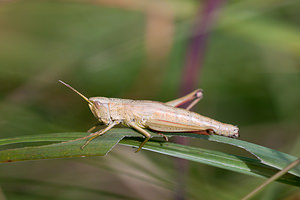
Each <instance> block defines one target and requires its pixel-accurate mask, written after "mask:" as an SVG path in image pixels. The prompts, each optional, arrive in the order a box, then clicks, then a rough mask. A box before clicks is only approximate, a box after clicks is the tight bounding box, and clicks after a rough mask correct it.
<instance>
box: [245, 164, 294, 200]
mask: <svg viewBox="0 0 300 200" xmlns="http://www.w3.org/2000/svg"><path fill="white" fill-rule="evenodd" d="M299 163H300V158H298V159H297V160H295V161H294V162H292V163H291V164H289V165H288V166H287V167H285V168H284V169H282V170H281V171H279V172H278V173H276V174H275V175H273V176H272V177H271V178H269V179H268V180H266V181H265V182H264V183H263V184H261V185H260V186H259V187H257V188H255V189H254V190H253V191H252V192H250V193H249V194H248V195H246V196H245V197H244V198H242V200H247V199H250V198H251V197H253V196H254V195H255V194H256V193H258V192H259V191H260V190H262V189H263V188H265V187H266V186H267V185H269V184H270V183H271V182H273V181H275V180H276V179H278V178H279V177H281V176H282V175H284V174H285V173H287V172H288V171H289V170H291V169H292V168H294V167H296V166H297V165H298V164H299Z"/></svg>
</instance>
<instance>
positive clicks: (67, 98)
mask: <svg viewBox="0 0 300 200" xmlns="http://www.w3.org/2000/svg"><path fill="white" fill-rule="evenodd" d="M120 2H122V1H116V3H110V2H109V1H100V0H99V2H98V3H97V1H93V2H88V1H84V2H83V1H82V2H80V1H38V0H26V1H2V2H1V3H0V27H1V28H0V98H1V99H0V100H1V101H0V114H1V117H0V128H1V132H0V133H1V134H0V137H1V138H7V137H15V136H23V135H34V134H42V133H44V134H47V133H53V132H71V131H85V130H87V129H88V128H90V126H92V125H93V124H94V123H95V122H96V120H95V119H94V118H93V116H92V114H91V113H90V111H89V110H88V107H87V106H86V104H85V102H84V101H82V99H80V97H79V96H77V95H75V94H73V93H72V92H71V91H70V90H68V89H66V88H65V87H63V86H62V85H61V84H59V83H58V81H57V80H58V79H62V80H64V81H66V82H68V83H70V84H71V85H72V86H73V87H75V88H76V89H78V90H79V91H81V92H82V93H83V94H85V95H87V96H109V97H120V98H135V99H151V100H158V101H168V100H170V99H173V98H176V97H177V94H178V89H179V87H180V82H181V77H182V71H183V70H182V68H183V65H184V60H185V52H186V47H187V41H188V39H189V36H190V33H191V32H190V29H191V25H192V24H193V23H192V22H193V19H194V18H195V17H196V11H197V7H200V8H201V6H202V4H203V3H204V2H200V4H198V1H175V0H174V1H171V0H168V1H163V2H152V1H146V0H144V1H138V2H137V1H124V2H127V4H126V3H120ZM299 7H300V1H299V0H291V1H281V0H270V1H258V0H254V1H253V0H245V1H224V2H223V5H222V7H221V8H220V11H219V13H218V14H217V16H216V19H215V24H214V25H213V26H212V27H211V33H210V37H209V40H208V41H207V51H206V53H205V60H204V61H205V62H204V66H203V69H202V70H201V73H199V82H198V83H199V84H198V87H200V88H203V89H204V99H203V100H202V101H201V102H200V103H199V105H197V107H196V109H195V111H196V112H198V113H201V114H203V115H206V116H209V117H212V118H214V119H217V120H220V121H224V122H228V123H233V124H236V125H238V126H239V127H240V134H241V139H242V140H245V141H249V142H253V143H257V144H260V145H263V146H266V147H269V148H274V149H277V150H280V151H283V152H286V153H289V154H293V155H295V156H298V155H299V152H300V149H299V146H300V145H299V144H300V138H299V129H300V125H299V119H300V89H299V86H300V29H299V24H300V13H299V9H298V8H299ZM191 145H194V146H201V148H207V149H214V150H218V151H224V152H227V153H232V152H234V153H235V154H238V153H239V154H241V155H244V153H243V152H242V151H241V152H239V150H238V149H236V148H231V147H228V145H221V144H218V143H212V142H207V141H199V140H192V141H191ZM247 156H249V155H248V154H247ZM177 177H178V174H177V172H176V169H175V168H174V165H173V160H172V158H170V157H167V156H162V155H158V154H155V153H151V152H145V151H143V152H141V153H138V154H134V153H133V150H132V149H130V148H127V147H117V148H116V149H115V150H114V151H113V152H112V154H111V155H110V156H107V157H101V158H78V159H59V160H48V161H38V162H37V161H36V162H23V163H7V164H5V165H1V166H0V184H1V188H0V199H1V198H2V197H3V198H4V197H6V198H7V199H55V198H56V199H82V198H87V199H88V198H89V199H92V198H100V197H102V198H106V199H172V198H173V192H174V191H175V190H178V188H176V180H177ZM186 179H187V184H186V188H185V189H186V190H187V199H237V198H240V197H242V196H243V195H245V194H246V193H248V192H249V191H250V189H251V188H254V187H255V186H256V185H258V184H259V183H261V182H262V179H258V178H253V177H249V176H245V175H241V174H236V173H233V172H229V171H225V170H222V169H217V168H213V167H210V166H206V165H201V164H198V163H192V162H191V163H190V172H189V176H188V177H187V178H186ZM299 195H300V194H299V191H297V190H296V188H294V187H291V186H287V185H283V184H278V183H274V184H273V185H272V186H271V187H269V188H268V189H267V190H266V191H265V192H264V193H261V194H260V195H259V196H257V198H258V199H261V198H264V199H282V198H283V197H289V198H293V197H297V196H299Z"/></svg>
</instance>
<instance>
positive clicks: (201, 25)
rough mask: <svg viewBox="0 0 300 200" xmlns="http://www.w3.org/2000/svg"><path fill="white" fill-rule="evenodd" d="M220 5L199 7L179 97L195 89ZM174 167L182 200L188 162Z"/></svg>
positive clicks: (213, 1) (212, 0)
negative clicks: (211, 28)
mask: <svg viewBox="0 0 300 200" xmlns="http://www.w3.org/2000/svg"><path fill="white" fill-rule="evenodd" d="M221 4H222V0H207V1H205V2H204V6H203V8H204V10H203V11H202V9H201V8H202V6H199V9H198V13H197V16H196V19H195V22H194V26H193V27H192V31H191V32H192V34H191V37H190V39H189V43H188V47H187V51H186V52H187V53H186V61H185V65H184V69H183V70H184V71H183V77H182V83H181V88H180V96H183V95H186V94H187V93H189V92H191V91H192V90H194V89H196V88H197V83H198V81H199V80H198V78H199V77H200V73H201V68H202V67H203V63H204V62H203V61H204V54H205V50H206V43H207V40H208V37H209V33H210V32H209V30H210V27H211V25H212V23H213V22H214V16H215V15H216V13H217V11H218V9H219V8H220V6H221ZM176 142H177V143H179V144H185V145H187V144H188V139H187V138H184V137H178V138H176ZM175 162H176V163H175V165H176V167H177V171H178V178H177V188H176V190H175V199H176V200H184V199H186V195H185V185H186V177H187V173H188V164H189V163H188V161H186V160H183V159H176V160H175Z"/></svg>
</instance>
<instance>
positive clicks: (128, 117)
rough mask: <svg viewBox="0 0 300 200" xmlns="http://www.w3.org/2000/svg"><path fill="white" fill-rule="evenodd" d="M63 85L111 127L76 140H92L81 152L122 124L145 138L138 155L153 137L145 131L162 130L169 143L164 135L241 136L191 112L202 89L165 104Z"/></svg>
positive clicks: (199, 97)
mask: <svg viewBox="0 0 300 200" xmlns="http://www.w3.org/2000/svg"><path fill="white" fill-rule="evenodd" d="M59 82H61V83H62V84H64V85H65V86H67V87H68V88H70V89H71V90H73V91H74V92H76V93H77V94H78V95H80V96H81V97H82V98H83V99H84V100H85V101H87V102H88V105H89V107H90V109H91V111H92V113H93V114H94V116H95V117H96V118H97V119H98V120H99V121H100V122H102V123H104V124H105V125H106V126H107V127H106V128H104V129H102V130H99V131H97V132H95V133H92V134H90V135H88V136H85V137H82V138H78V139H76V140H82V139H86V138H89V139H88V140H87V141H86V142H85V143H84V145H83V146H81V149H83V148H84V147H86V146H87V145H88V144H89V142H91V141H92V140H93V139H95V138H96V137H98V136H100V135H103V134H105V133H106V132H107V131H109V130H110V129H111V128H113V127H114V126H116V125H118V124H123V125H125V126H128V127H131V128H133V129H135V130H136V131H138V132H139V133H141V134H142V135H143V136H145V140H144V141H143V142H142V143H141V144H140V146H139V148H138V149H137V151H136V152H139V151H140V150H141V149H142V147H143V146H144V144H145V143H146V142H147V141H148V140H149V139H150V137H151V135H150V133H148V132H147V131H146V130H145V129H151V130H154V131H158V132H159V134H160V135H162V136H163V137H164V138H165V140H166V141H168V137H167V136H165V135H163V134H162V133H160V132H192V133H193V132H196V133H200V134H206V135H209V134H211V133H214V134H217V135H222V136H226V137H231V138H236V137H239V129H238V127H236V126H233V125H231V124H225V123H222V122H219V121H216V120H213V119H211V118H209V117H205V116H202V115H200V114H198V113H195V112H192V111H189V110H190V108H192V107H193V106H194V105H195V104H196V103H197V102H198V101H200V100H201V99H202V97H203V93H202V90H201V89H197V90H195V91H193V92H191V93H190V94H188V95H186V96H184V97H181V98H178V99H175V100H173V101H169V102H166V103H161V102H157V101H148V100H131V99H119V98H107V97H91V98H87V97H86V96H84V95H83V94H81V93H80V92H78V91H77V90H76V89H74V88H73V87H71V86H70V85H68V84H66V83H64V82H63V81H61V80H59ZM187 102H191V103H190V104H189V105H188V107H187V108H186V109H183V108H178V106H180V105H182V104H185V103H187ZM95 128H96V127H95V126H94V127H92V128H91V129H90V130H89V132H90V131H92V130H93V129H95Z"/></svg>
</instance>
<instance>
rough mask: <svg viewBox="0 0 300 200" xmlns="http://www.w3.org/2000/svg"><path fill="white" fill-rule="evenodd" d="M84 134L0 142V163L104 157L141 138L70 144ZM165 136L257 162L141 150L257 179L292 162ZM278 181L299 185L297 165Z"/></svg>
mask: <svg viewBox="0 0 300 200" xmlns="http://www.w3.org/2000/svg"><path fill="white" fill-rule="evenodd" d="M151 133H152V135H153V136H154V137H156V136H158V135H157V134H155V133H153V132H151ZM86 135H87V133H55V134H44V135H35V136H27V137H19V138H9V139H1V140H0V162H13V161H24V160H36V159H49V158H67V157H79V156H81V157H85V156H104V155H106V154H107V153H108V152H109V151H110V150H111V149H112V148H113V147H114V146H115V145H116V144H117V143H119V142H120V141H121V140H122V139H123V138H124V137H125V136H126V137H127V138H125V139H123V140H122V141H121V142H120V143H121V144H124V145H127V146H134V147H137V146H139V145H140V137H141V135H140V134H139V133H137V132H135V131H134V130H132V129H127V128H114V129H112V130H110V131H109V133H107V134H105V135H103V136H101V137H99V138H97V139H95V140H93V141H92V142H91V143H90V144H89V145H88V146H87V147H86V148H85V149H84V150H81V149H80V148H79V147H80V146H81V145H83V144H84V142H85V140H86V139H83V140H77V141H70V140H74V139H77V138H81V137H84V136H86ZM168 135H169V136H175V135H177V136H179V135H180V136H186V137H193V138H201V139H206V140H210V141H216V142H221V143H226V144H230V145H234V146H237V147H240V148H243V149H246V150H247V151H249V152H250V153H252V154H253V155H255V156H256V157H257V158H258V159H259V160H257V159H252V158H246V157H241V156H237V155H230V154H227V153H223V152H218V151H212V150H206V149H201V148H197V147H189V146H184V145H179V144H174V143H170V142H161V141H156V140H151V141H149V142H147V143H146V145H145V146H144V148H143V149H145V150H149V151H154V152H157V153H161V154H165V155H170V156H174V157H178V158H183V159H187V160H191V161H195V162H200V163H204V164H208V165H212V166H215V167H219V168H223V169H227V170H231V171H235V172H239V173H244V174H248V175H252V176H257V177H270V176H272V175H273V174H275V173H276V172H277V171H278V170H277V169H282V168H283V167H285V165H287V163H290V162H292V161H294V160H295V159H296V157H294V156H291V155H288V154H285V153H282V152H279V151H276V150H273V149H269V148H266V147H262V146H259V145H256V144H252V143H248V142H245V141H241V140H237V139H231V138H226V137H221V136H215V135H212V136H205V135H198V134H188V133H171V134H168ZM129 137H132V138H129ZM159 137H161V136H159ZM66 141H68V142H66ZM133 155H134V154H133ZM278 181H280V182H283V183H287V184H291V185H297V186H300V173H299V166H298V167H296V168H294V169H293V170H291V171H290V173H289V174H286V175H285V176H283V177H281V178H280V179H279V180H278Z"/></svg>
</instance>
